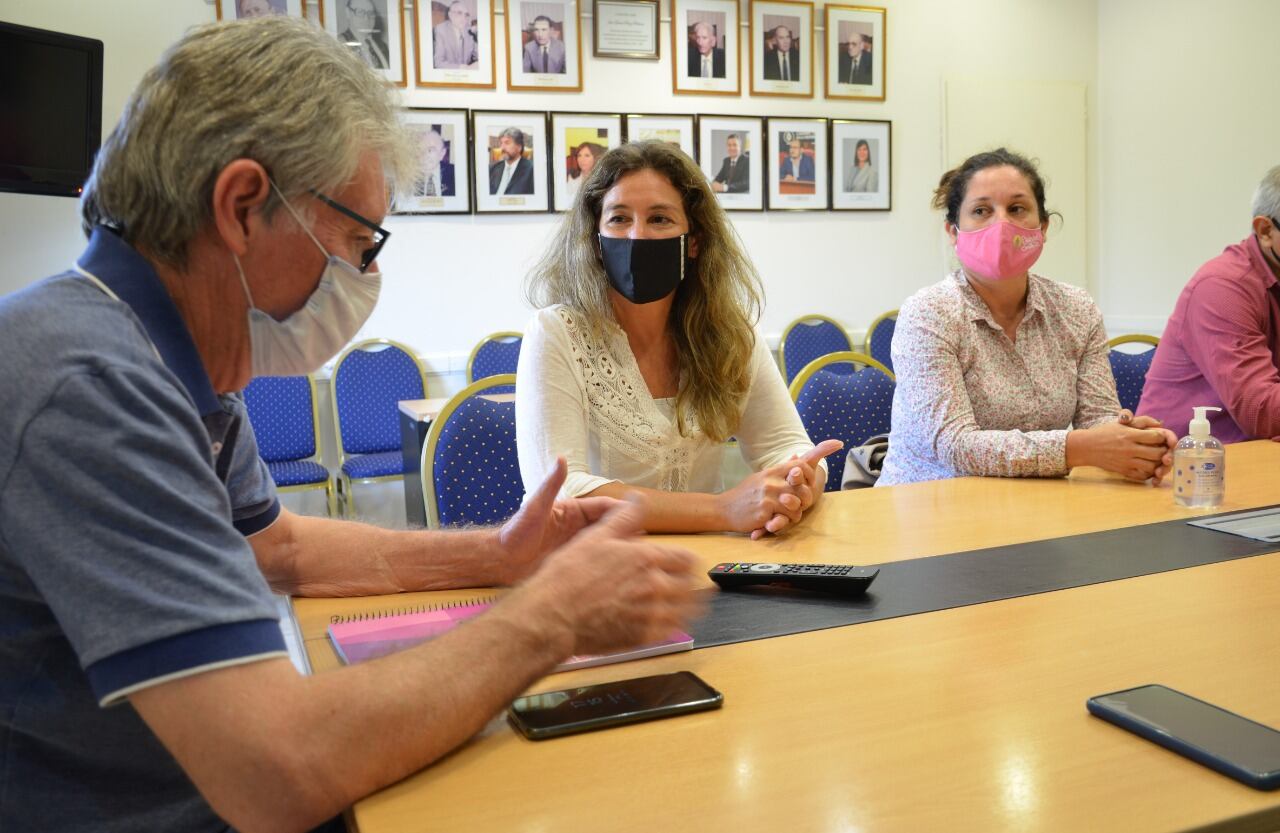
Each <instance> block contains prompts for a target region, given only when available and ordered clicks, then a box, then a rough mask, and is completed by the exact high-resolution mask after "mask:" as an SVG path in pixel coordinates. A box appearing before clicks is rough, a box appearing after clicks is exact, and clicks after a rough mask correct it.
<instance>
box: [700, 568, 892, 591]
mask: <svg viewBox="0 0 1280 833" xmlns="http://www.w3.org/2000/svg"><path fill="white" fill-rule="evenodd" d="M879 574H880V571H879V570H877V569H873V568H870V567H853V566H850V565H848V564H773V563H740V562H734V561H730V562H726V563H723V564H717V565H716V566H714V567H712V568H711V569H710V570H708V571H707V575H708V576H710V577H711V580H712V581H714V582H715V583H716V584H718V585H720V587H721V589H723V590H733V589H735V588H738V587H748V586H751V585H754V584H775V585H779V586H785V587H794V588H796V589H797V590H813V591H816V592H819V593H834V594H837V595H840V596H856V595H857V594H859V593H864V592H866V589H867V586H868V585H870V584H871V582H873V581H875V578H876V576H877V575H879Z"/></svg>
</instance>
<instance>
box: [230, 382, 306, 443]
mask: <svg viewBox="0 0 1280 833" xmlns="http://www.w3.org/2000/svg"><path fill="white" fill-rule="evenodd" d="M244 404H245V409H246V410H247V411H248V412H249V423H250V424H251V425H252V426H253V433H254V435H255V436H256V437H257V438H258V455H259V456H260V457H262V459H263V460H266V461H267V462H268V463H279V462H282V461H284V460H305V459H307V458H308V457H314V456H315V454H316V434H317V433H318V432H319V424H320V417H319V414H318V413H317V409H316V383H315V380H314V379H312V378H311V377H310V376H259V377H257V378H255V379H253V380H251V381H250V382H249V384H248V386H247V387H246V388H245V389H244Z"/></svg>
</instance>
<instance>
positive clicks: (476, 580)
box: [249, 511, 503, 596]
mask: <svg viewBox="0 0 1280 833" xmlns="http://www.w3.org/2000/svg"><path fill="white" fill-rule="evenodd" d="M249 541H250V543H251V544H252V545H253V548H254V552H255V553H256V554H257V557H258V565H259V567H260V568H261V570H262V572H263V575H265V576H266V577H267V581H268V583H269V584H270V585H271V587H272V589H273V590H275V591H276V592H279V593H288V594H290V595H295V596H369V595H377V594H384V593H400V592H405V591H412V590H444V589H448V588H455V587H487V586H492V585H494V584H500V583H502V582H503V571H502V567H503V564H502V563H501V562H502V556H501V549H500V547H499V546H498V532H497V530H496V529H479V530H458V531H432V532H423V531H396V530H387V529H380V528H378V527H375V526H369V525H367V524H361V523H355V522H351V521H338V520H331V519H328V518H315V517H307V516H303V515H296V514H294V513H292V512H287V511H286V512H282V513H281V516H280V519H279V520H278V521H277V522H276V523H275V524H273V525H272V526H271V527H269V528H267V529H265V530H263V531H262V532H260V533H258V535H255V536H253V537H252V538H250V539H249Z"/></svg>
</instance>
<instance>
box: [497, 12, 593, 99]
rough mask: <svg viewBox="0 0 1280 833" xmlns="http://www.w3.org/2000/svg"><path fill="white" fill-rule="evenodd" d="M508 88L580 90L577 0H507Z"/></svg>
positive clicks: (579, 26) (580, 37) (579, 34)
mask: <svg viewBox="0 0 1280 833" xmlns="http://www.w3.org/2000/svg"><path fill="white" fill-rule="evenodd" d="M506 5H507V11H506V20H507V23H506V30H507V89H509V90H547V91H557V90H559V91H564V92H581V90H582V21H581V20H580V19H579V9H578V0H558V2H557V0H507V4H506Z"/></svg>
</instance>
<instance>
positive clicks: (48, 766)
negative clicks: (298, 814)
mask: <svg viewBox="0 0 1280 833" xmlns="http://www.w3.org/2000/svg"><path fill="white" fill-rule="evenodd" d="M0 391H4V405H3V407H0V830H15V831H16V830H29V829H37V828H38V829H40V830H55V831H58V830H72V829H76V830H85V829H92V830H95V831H116V830H119V831H126V830H129V831H134V830H165V831H174V830H184V831H185V830H191V831H196V830H199V831H205V830H211V831H212V830H224V829H225V828H226V825H225V823H224V822H222V821H221V820H220V819H218V818H217V817H216V816H215V815H214V813H213V811H212V810H211V809H210V808H209V806H208V804H207V803H206V802H205V801H204V800H203V799H202V798H201V797H200V795H199V793H198V792H197V791H196V789H195V787H194V786H193V785H192V783H191V781H190V780H189V779H188V778H187V776H186V774H185V773H184V772H183V771H182V769H181V768H180V767H178V765H177V763H176V762H175V761H174V760H173V758H172V756H170V754H169V753H168V751H167V750H166V749H165V748H164V747H163V746H162V745H161V744H160V743H159V742H158V741H157V740H156V738H155V736H154V735H152V734H151V732H150V730H148V729H147V727H146V725H145V724H144V723H143V722H142V720H141V719H140V718H139V716H138V714H137V713H136V712H135V711H134V709H133V707H132V706H131V705H130V704H129V702H128V695H129V694H130V693H131V692H134V691H137V690H139V689H142V688H145V687H147V686H151V685H155V684H157V683H163V682H165V681H168V680H172V679H175V678H178V677H182V676H186V675H190V674H198V673H201V672H203V671H208V670H212V669H215V668H221V667H225V666H228V665H234V664H238V663H244V662H252V661H256V660H259V659H263V658H266V657H275V656H287V654H286V653H285V648H284V641H283V638H282V636H281V633H280V629H279V624H278V622H277V618H276V615H275V612H274V606H273V603H272V597H271V593H270V591H269V589H268V588H267V584H266V581H265V579H264V578H263V576H262V573H261V572H260V571H259V570H258V567H257V563H256V562H255V560H254V556H253V551H252V549H251V548H250V546H249V543H248V542H247V541H246V540H245V538H246V536H247V535H250V534H252V533H254V532H256V531H259V530H262V529H265V528H266V527H267V526H269V525H270V524H271V523H272V522H273V521H274V520H275V518H276V517H277V516H278V514H279V512H280V505H279V502H278V501H277V499H276V494H275V487H274V485H273V484H272V481H271V477H270V475H269V474H268V472H267V469H266V466H265V465H264V464H263V463H262V461H261V460H260V459H259V458H258V453H257V444H256V442H255V440H254V436H253V430H252V428H251V427H250V426H249V420H248V418H247V416H246V415H245V409H244V403H243V401H242V400H241V399H240V398H239V397H238V396H218V395H217V394H216V393H215V392H214V390H213V387H212V385H211V384H210V382H209V377H208V375H207V374H206V373H205V370H204V365H203V364H202V362H201V360H200V356H199V354H198V353H197V351H196V348H195V343H194V342H193V341H192V339H191V335H190V332H189V331H188V330H187V328H186V325H185V324H184V322H183V320H182V318H181V317H180V316H179V314H178V310H177V307H176V306H174V304H173V301H172V299H171V298H170V296H169V294H168V292H167V291H166V290H165V288H164V286H163V284H162V283H161V282H160V279H159V278H158V277H157V275H156V273H155V271H154V270H153V269H152V268H151V266H150V264H148V263H147V261H146V260H145V259H143V258H142V257H141V256H140V255H139V254H138V253H137V252H136V251H135V250H134V249H133V248H131V247H130V246H129V245H128V244H126V243H125V242H124V241H123V240H121V239H120V238H119V237H118V236H117V235H116V234H114V233H113V232H111V231H109V230H107V229H105V228H99V229H97V230H96V231H94V232H93V235H92V238H91V240H90V242H89V246H88V248H87V249H86V251H85V253H84V254H83V255H82V257H81V259H80V261H79V262H78V264H77V268H76V270H74V271H71V272H67V273H66V274H62V275H58V276H55V277H52V278H49V279H47V280H45V281H42V282H40V283H38V284H35V285H33V286H30V287H28V288H26V289H23V290H21V291H19V292H15V293H13V294H11V295H8V296H5V297H3V298H0Z"/></svg>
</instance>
